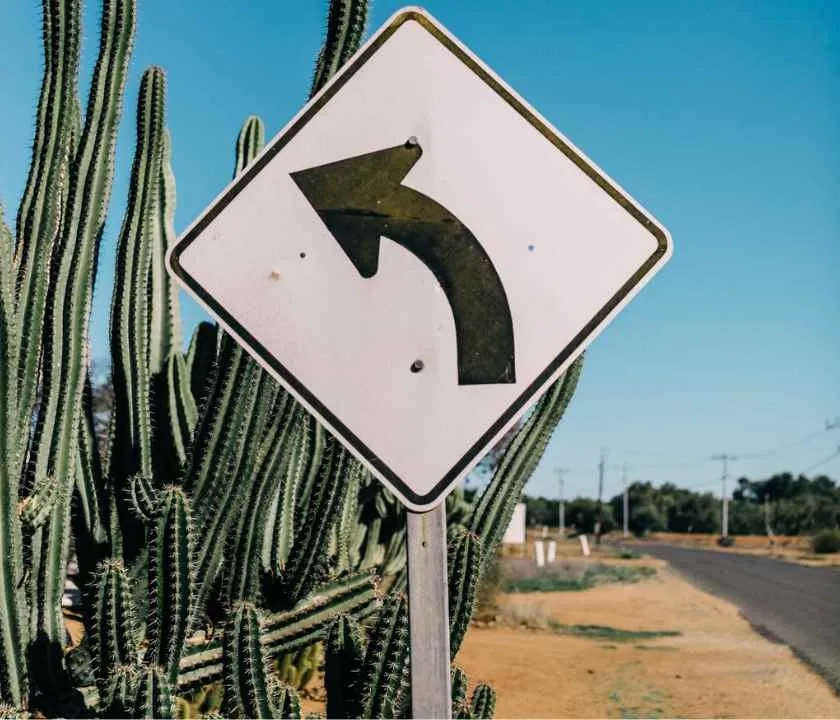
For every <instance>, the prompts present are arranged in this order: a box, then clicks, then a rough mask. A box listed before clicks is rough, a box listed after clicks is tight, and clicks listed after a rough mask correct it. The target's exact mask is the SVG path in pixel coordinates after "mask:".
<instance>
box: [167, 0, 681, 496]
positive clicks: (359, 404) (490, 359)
mask: <svg viewBox="0 0 840 720" xmlns="http://www.w3.org/2000/svg"><path fill="white" fill-rule="evenodd" d="M670 253H671V242H670V238H669V235H668V233H667V231H666V230H665V229H664V228H663V227H662V226H661V225H660V224H659V223H657V221H656V220H654V218H652V217H651V216H650V215H649V214H648V213H647V212H646V211H645V210H644V209H642V208H641V207H640V206H639V205H638V203H636V202H635V201H634V200H633V199H632V198H631V197H630V196H629V195H627V193H625V192H624V191H623V190H622V189H621V188H620V187H618V185H617V184H616V183H615V182H613V181H612V180H611V179H610V178H609V177H607V176H606V175H605V174H604V173H603V172H602V171H601V170H600V169H599V168H598V167H596V166H595V164H594V163H592V162H591V161H590V160H589V159H588V158H587V157H586V156H585V155H584V154H583V153H582V152H581V151H580V150H578V149H577V148H576V147H575V146H574V145H572V143H571V142H570V141H569V140H567V139H566V138H565V137H564V136H563V135H561V134H560V133H559V132H558V131H557V130H555V129H554V128H553V127H552V126H551V125H550V124H549V123H548V122H547V121H546V120H545V119H543V118H542V117H541V116H540V115H539V114H538V113H537V112H536V111H535V110H533V109H532V108H531V107H530V106H529V105H528V104H527V103H526V102H525V101H524V100H523V99H522V98H520V97H519V96H518V95H517V94H516V93H515V92H514V91H513V90H512V89H511V88H509V87H508V86H507V85H506V84H505V83H504V82H503V81H502V80H501V79H499V78H498V77H497V76H496V75H495V74H494V73H493V72H492V71H491V70H490V69H489V68H487V67H486V66H485V65H484V64H483V63H482V62H481V61H480V60H479V59H478V58H476V57H475V56H474V55H473V54H472V53H471V52H470V51H469V50H468V49H467V48H465V47H464V46H463V45H462V44H461V43H460V42H459V41H458V40H456V39H455V38H454V37H453V36H452V35H451V34H450V33H449V32H448V31H447V30H446V29H445V28H443V27H442V26H441V25H440V24H439V23H438V22H437V21H436V20H435V19H433V18H432V17H430V16H429V15H428V14H427V13H425V12H424V11H423V10H420V9H416V8H407V9H405V10H402V11H400V12H398V13H397V14H396V15H394V16H393V17H392V18H391V19H390V20H389V21H388V22H387V23H386V24H385V25H384V26H383V27H382V28H381V29H380V30H379V31H378V32H376V34H375V35H374V36H373V37H371V39H370V40H369V41H368V42H367V43H366V44H365V45H364V46H363V47H362V48H361V49H360V50H359V51H358V52H357V53H356V54H355V55H354V56H353V58H351V60H350V61H349V62H348V63H347V64H346V65H345V66H344V68H343V69H342V70H341V72H340V73H338V74H337V75H336V76H335V77H334V78H333V79H332V81H331V82H330V83H329V84H328V85H326V86H325V87H324V88H323V89H322V90H321V91H320V92H319V93H318V94H317V95H316V96H315V97H314V98H312V100H311V101H310V102H309V103H307V105H306V106H305V107H304V108H303V109H302V110H301V111H300V112H299V113H298V115H297V116H295V117H294V118H293V119H292V121H291V122H290V123H289V124H288V125H287V126H286V127H285V128H284V129H283V130H282V131H281V132H280V133H279V134H278V135H277V136H276V137H275V138H274V139H273V140H272V141H271V143H269V144H268V145H267V146H266V147H265V149H264V150H263V151H262V153H261V154H260V155H259V157H258V158H257V159H256V160H255V161H254V162H253V163H252V164H251V165H250V166H249V167H248V168H247V169H246V170H245V171H244V172H243V173H242V174H241V175H240V176H239V177H237V178H236V179H235V180H234V181H233V182H232V183H231V184H230V185H229V186H228V187H227V188H225V190H224V191H223V192H222V193H221V194H220V195H219V196H218V197H217V198H216V199H215V200H214V201H213V203H212V204H211V205H210V207H208V208H207V210H205V211H204V213H203V214H202V215H201V216H200V217H199V218H198V219H197V220H196V221H195V222H194V223H193V224H192V225H191V226H190V227H189V228H188V229H187V230H186V232H185V233H184V234H183V235H182V236H181V237H180V238H179V240H178V242H177V243H176V245H175V246H174V247H173V249H172V251H171V252H170V256H169V260H168V262H169V267H170V269H171V270H172V272H173V273H174V274H175V275H176V276H177V278H178V280H179V281H180V283H181V284H183V285H184V287H185V288H186V289H187V290H188V291H189V292H190V293H191V294H192V295H193V296H194V297H195V298H196V299H197V300H198V301H199V302H200V303H201V304H202V305H203V306H204V307H205V308H206V309H207V310H208V311H209V312H210V313H211V314H212V315H213V316H215V317H216V318H217V320H218V321H219V322H220V323H221V325H222V326H223V327H224V328H225V329H226V330H227V331H228V332H230V333H231V334H232V335H233V336H234V337H235V338H237V339H238V340H239V342H241V343H243V344H244V345H245V346H246V347H247V348H248V350H249V351H250V352H251V354H253V355H254V357H255V358H256V359H257V360H258V361H259V362H260V363H261V364H262V365H263V366H264V367H265V368H267V369H268V370H269V371H270V372H271V373H272V374H273V375H274V376H275V377H276V378H277V379H278V380H279V381H280V382H281V383H282V384H283V385H285V386H286V387H287V388H288V389H289V390H290V391H291V392H292V393H293V394H294V395H295V396H296V397H297V398H298V399H299V400H300V401H301V402H302V403H303V404H304V405H305V406H306V407H307V408H308V409H309V410H310V411H312V412H313V413H314V414H315V415H316V416H317V417H318V418H319V419H320V420H321V421H322V422H323V423H324V424H325V425H326V426H327V427H328V428H329V429H330V430H331V431H332V432H333V433H334V434H335V435H337V436H338V437H339V438H340V439H341V440H342V441H343V442H344V443H345V444H346V445H347V446H348V447H349V448H350V450H351V451H352V452H353V453H354V454H355V455H356V456H357V457H358V458H359V459H360V460H362V461H363V462H364V463H365V464H366V465H367V466H368V467H369V468H370V469H371V470H372V471H373V472H374V474H375V475H377V476H378V477H379V478H380V479H381V480H382V481H383V482H384V483H385V484H386V485H387V486H388V487H390V488H391V489H392V490H393V491H394V492H395V493H396V494H397V495H398V496H399V497H400V498H401V500H402V501H403V502H404V503H405V504H406V505H407V506H408V507H409V508H411V509H413V510H415V511H423V510H427V509H430V508H432V507H434V506H435V505H437V504H438V503H439V502H440V501H441V500H442V499H443V497H445V495H446V494H447V493H448V492H449V490H450V489H451V488H452V487H453V485H454V484H455V483H456V482H457V481H458V480H459V479H461V478H463V477H464V476H465V475H466V474H467V472H468V471H469V470H470V469H471V468H472V467H473V466H474V465H475V463H476V462H477V461H478V459H479V458H480V457H481V456H482V454H483V453H484V452H485V451H486V450H487V449H488V448H489V447H490V446H492V444H493V442H494V441H495V440H497V439H498V438H499V437H500V436H501V435H502V434H503V433H504V432H505V430H506V429H507V428H509V427H510V425H511V424H512V423H513V422H515V421H516V419H517V418H519V417H520V416H521V415H522V414H523V413H524V412H525V411H526V409H527V407H528V405H529V402H530V401H532V400H534V399H535V397H536V396H537V395H538V394H539V393H540V392H541V391H543V390H544V389H545V388H546V386H547V385H548V384H549V383H550V382H552V381H553V380H554V379H555V378H557V377H558V376H559V375H560V374H561V373H562V372H563V371H564V370H565V369H566V368H567V367H568V366H569V364H570V363H571V362H572V361H573V360H574V359H575V357H577V356H578V355H579V354H580V353H581V352H582V351H583V349H584V347H585V346H586V345H587V344H588V343H589V342H591V340H592V339H593V338H594V337H595V336H596V335H597V334H598V333H599V332H600V331H601V330H602V329H603V327H604V326H605V325H606V324H607V323H609V322H610V320H612V318H613V317H614V316H615V315H616V313H618V311H619V310H621V308H622V307H623V306H624V305H625V304H626V303H627V302H628V301H629V300H630V299H631V298H632V297H633V296H634V295H635V294H636V292H638V290H639V289H640V288H641V287H642V285H644V284H645V283H646V282H647V281H648V280H649V279H650V278H651V276H652V275H653V274H654V273H655V272H656V271H657V270H658V269H659V268H660V267H661V266H662V265H663V264H664V263H665V262H666V260H667V259H668V257H669V256H670Z"/></svg>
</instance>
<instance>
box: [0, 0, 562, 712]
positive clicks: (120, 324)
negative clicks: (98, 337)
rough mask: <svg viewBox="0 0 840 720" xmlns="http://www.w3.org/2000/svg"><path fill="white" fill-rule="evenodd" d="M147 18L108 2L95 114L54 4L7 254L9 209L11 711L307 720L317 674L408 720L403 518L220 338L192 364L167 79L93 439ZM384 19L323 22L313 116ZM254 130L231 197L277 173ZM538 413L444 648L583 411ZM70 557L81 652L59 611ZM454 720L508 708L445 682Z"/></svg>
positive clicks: (3, 628)
mask: <svg viewBox="0 0 840 720" xmlns="http://www.w3.org/2000/svg"><path fill="white" fill-rule="evenodd" d="M135 13H136V7H135V2H134V0H102V13H101V32H100V40H99V54H98V58H97V61H96V64H95V67H94V71H93V77H92V79H91V82H90V93H89V96H88V101H87V107H86V109H85V112H84V114H83V113H82V111H81V108H80V101H79V92H78V85H79V78H78V66H79V52H80V37H81V17H82V8H81V0H43V43H44V74H43V79H42V86H41V93H40V96H39V100H38V108H37V113H36V118H37V123H36V128H35V138H34V143H33V152H32V161H31V166H30V172H29V176H28V179H27V183H26V186H25V189H24V193H23V196H22V200H21V204H20V209H19V212H18V214H17V218H16V224H15V228H14V233H13V232H12V230H11V228H10V226H9V225H8V224H7V222H6V220H5V218H4V216H3V214H2V208H0V593H2V602H0V703H2V708H3V710H2V712H3V713H7V711H8V713H11V714H16V715H18V716H23V715H25V714H26V713H27V712H28V711H30V710H33V709H36V710H39V711H41V712H42V713H44V714H46V715H50V714H52V713H61V714H66V713H67V712H68V710H71V711H72V712H76V713H79V714H87V715H89V716H91V715H97V714H98V715H102V716H105V717H171V716H172V715H173V714H175V713H178V714H179V715H183V716H190V717H194V716H195V717H197V716H202V715H203V716H205V717H213V716H218V715H219V713H223V714H224V715H225V716H230V717H281V718H285V717H300V713H301V710H300V699H299V697H298V694H297V691H298V690H300V689H301V688H302V687H303V686H305V684H306V682H307V680H308V678H310V677H311V676H312V674H313V673H314V671H315V670H316V669H317V667H318V666H319V665H320V664H321V662H323V667H324V672H325V684H326V687H327V713H328V715H330V716H337V717H400V716H405V715H406V713H407V712H408V709H409V707H410V700H411V694H410V687H409V678H410V672H409V645H408V615H407V602H408V600H407V598H406V596H405V594H404V593H405V588H406V567H405V532H406V529H405V527H406V525H405V513H404V510H403V509H402V508H401V506H400V505H399V504H398V502H397V501H396V500H395V499H394V497H393V496H392V495H391V494H390V493H389V492H388V491H387V490H385V489H384V488H383V487H381V486H380V485H379V483H378V482H376V481H375V480H374V479H373V478H372V477H371V476H370V474H369V473H368V472H367V471H366V470H365V469H364V468H363V467H362V466H361V465H360V464H359V463H358V462H357V461H356V460H355V459H353V457H352V456H351V455H350V454H349V453H347V452H346V451H345V450H344V448H343V447H342V446H341V445H340V443H338V442H337V441H336V440H335V438H333V437H331V436H330V435H329V433H327V431H326V430H325V429H324V428H323V427H322V426H321V425H319V423H318V422H317V421H316V420H315V419H314V418H313V417H312V416H310V415H309V414H308V413H307V412H306V411H305V410H304V409H303V408H302V407H301V406H300V405H299V404H298V403H297V402H296V401H295V400H294V399H293V398H292V397H291V395H289V394H288V393H287V392H285V391H284V390H283V389H282V388H281V387H280V386H278V385H277V383H275V381H274V380H273V379H272V378H271V377H270V376H269V375H268V374H267V373H266V372H265V371H264V370H262V368H261V367H260V366H259V365H258V364H257V363H256V362H254V361H253V360H252V359H251V358H250V357H249V356H248V355H247V354H246V353H245V352H244V351H243V350H242V348H241V347H240V346H239V345H238V344H237V343H236V342H235V341H234V340H233V339H232V338H231V337H230V336H229V335H227V334H226V333H225V332H224V331H223V330H222V329H221V328H219V327H218V326H216V325H215V324H211V323H207V322H204V323H201V324H199V326H198V327H197V328H195V330H194V332H193V333H192V336H191V338H190V340H189V343H188V346H187V349H186V351H185V350H184V345H183V341H182V336H181V324H180V319H179V307H178V296H177V292H176V290H175V288H174V287H173V285H172V283H171V282H170V279H169V277H168V276H167V273H166V272H165V268H164V255H165V252H166V250H167V248H168V247H169V246H170V245H171V243H172V242H173V240H174V208H175V181H174V174H173V172H172V168H171V164H170V149H171V139H170V137H169V134H168V132H167V130H166V125H165V76H164V73H163V71H162V70H161V69H160V68H157V67H151V68H149V69H147V70H146V71H145V73H144V74H143V76H142V80H141V83H140V88H139V95H138V101H137V109H136V122H137V143H136V149H135V155H134V162H133V166H132V169H131V177H130V185H129V195H128V202H127V207H126V211H125V216H124V219H123V222H122V226H121V228H120V231H119V236H118V242H117V267H116V282H115V284H114V290H113V297H112V304H111V323H110V343H111V345H110V346H111V365H112V382H113V388H114V408H113V413H112V417H111V421H110V428H109V436H108V443H107V445H108V447H107V451H106V452H104V453H100V450H99V446H98V444H97V442H96V438H95V435H94V423H93V409H92V399H91V395H92V393H91V378H90V357H89V354H90V352H89V341H88V337H89V323H90V309H91V299H92V292H93V282H94V278H95V276H96V270H97V260H98V256H99V250H100V243H101V239H102V230H103V226H104V223H105V214H106V209H107V207H108V202H109V199H110V195H111V184H112V177H113V174H114V148H115V140H116V133H117V129H118V125H119V121H120V116H121V111H122V98H123V96H124V93H125V85H126V78H127V69H128V65H129V60H130V55H131V48H132V43H133V37H134V27H135ZM367 13H368V3H367V2H365V1H361V0H331V2H330V3H329V9H328V16H327V26H326V38H325V41H324V45H323V48H322V50H321V52H320V54H319V57H318V60H317V63H316V70H315V75H314V79H313V85H312V90H311V92H312V94H315V93H316V92H318V90H319V89H320V88H321V87H322V86H323V84H324V83H325V82H327V81H328V80H329V78H330V77H331V76H332V75H333V74H334V73H335V72H336V71H337V69H338V68H339V67H340V66H341V65H342V64H343V63H344V62H345V61H346V60H347V59H348V58H349V57H350V56H351V55H352V54H353V52H354V51H355V50H356V48H357V47H358V44H359V42H360V40H361V37H362V35H363V32H364V28H365V24H366V19H367ZM264 134H265V133H264V129H263V125H262V122H261V121H260V120H259V118H256V117H249V118H248V119H247V120H246V121H245V123H244V125H243V127H242V130H241V132H240V134H239V137H238V139H237V142H236V152H235V167H234V173H235V174H236V173H240V172H242V171H243V169H244V168H245V167H246V166H247V165H248V163H249V162H251V160H252V159H253V158H254V157H255V156H256V154H257V153H258V152H259V151H260V149H261V147H262V145H263V142H264ZM578 372H579V363H577V364H576V365H575V366H573V368H572V369H571V370H570V371H569V372H567V373H566V375H565V376H564V377H563V378H561V379H560V380H559V381H558V382H557V383H555V385H554V386H553V387H552V388H551V389H550V390H549V391H548V392H547V393H546V395H545V396H544V397H543V398H542V400H541V401H540V403H539V405H538V406H537V408H536V410H535V411H534V413H533V414H532V415H531V417H530V418H529V420H528V421H527V422H526V424H525V425H524V427H523V428H522V430H520V432H519V433H518V435H517V436H516V439H515V440H514V442H513V444H512V445H511V447H510V449H509V450H508V452H507V454H506V455H505V456H504V458H503V460H502V462H501V464H500V466H499V468H498V471H497V472H496V475H495V476H494V478H493V479H492V481H491V482H490V484H489V485H488V486H487V488H486V489H485V491H484V492H483V493H482V495H481V497H480V499H479V500H478V502H477V504H476V505H475V506H474V507H473V506H471V505H470V504H469V503H467V502H465V500H464V498H463V495H462V494H459V493H455V494H453V496H451V497H450V498H449V499H448V500H447V510H448V514H449V520H450V525H451V527H450V533H449V572H450V587H449V603H450V609H451V618H452V622H451V636H452V637H451V646H452V653H453V657H454V655H455V653H457V650H458V647H459V646H460V643H461V640H462V639H463V636H464V633H465V631H466V628H467V625H468V622H469V619H470V616H471V613H472V609H473V603H474V594H475V588H476V584H477V582H478V579H479V577H480V575H481V573H482V571H483V566H484V563H485V562H486V560H487V558H488V557H490V556H491V555H492V554H493V553H494V552H495V547H496V545H497V544H498V542H499V540H500V538H501V534H502V532H503V531H504V528H505V526H506V524H507V522H508V521H509V518H510V515H511V513H512V511H513V507H514V505H515V503H516V501H517V499H518V497H519V495H520V493H521V491H522V488H523V486H524V483H525V481H526V480H527V478H528V477H529V476H530V474H531V472H532V471H533V469H534V467H535V465H536V463H537V462H538V460H539V457H540V456H541V455H542V452H543V450H544V449H545V446H546V443H547V441H548V438H549V436H550V434H551V432H552V430H553V429H554V427H555V426H556V425H557V423H558V422H559V420H560V417H561V416H562V414H563V411H564V410H565V407H566V405H567V404H568V401H569V399H570V397H571V395H572V393H573V391H574V386H575V384H576V382H577V376H578ZM71 548H72V549H73V552H75V555H76V557H77V559H78V577H77V578H76V579H77V583H78V585H79V587H80V588H81V590H82V617H83V621H84V629H85V633H84V639H83V640H82V642H81V643H80V644H77V645H75V646H73V647H68V644H69V643H68V636H67V633H66V629H65V617H64V613H63V611H62V595H63V591H64V584H65V578H66V574H67V567H68V561H69V560H70V555H71ZM453 672H454V675H453V700H454V707H455V708H456V710H457V713H458V715H459V717H490V716H492V711H493V705H494V702H495V700H494V695H493V691H492V690H491V689H490V688H489V687H487V686H486V685H478V686H477V687H476V688H475V690H474V692H473V694H472V697H471V699H470V700H467V693H466V685H467V681H466V677H465V676H463V673H462V672H461V671H460V670H455V671H453Z"/></svg>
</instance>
